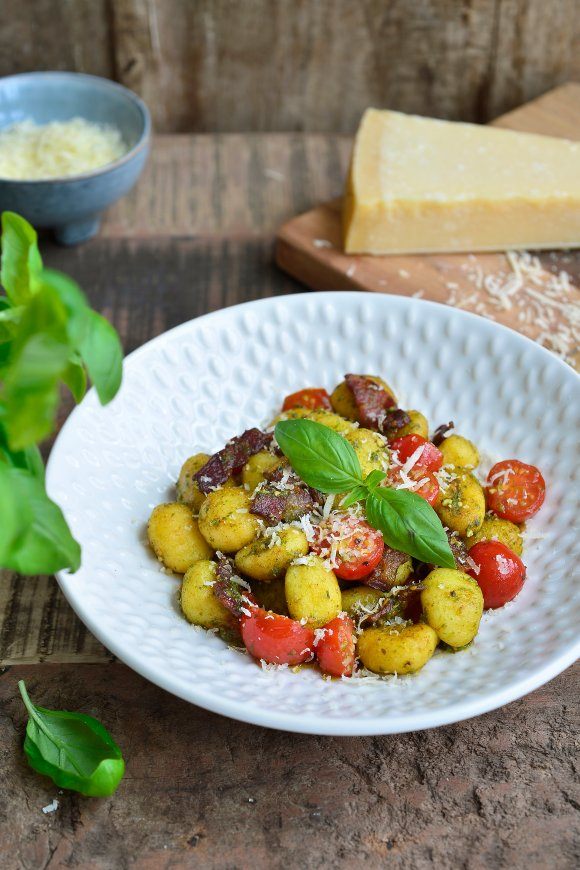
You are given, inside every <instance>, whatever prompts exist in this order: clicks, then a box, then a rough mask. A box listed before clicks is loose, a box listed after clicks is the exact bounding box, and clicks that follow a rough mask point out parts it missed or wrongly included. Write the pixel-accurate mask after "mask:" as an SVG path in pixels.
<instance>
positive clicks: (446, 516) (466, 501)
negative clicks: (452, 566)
mask: <svg viewBox="0 0 580 870" xmlns="http://www.w3.org/2000/svg"><path fill="white" fill-rule="evenodd" d="M434 507H435V510H436V512H437V514H438V516H439V519H440V520H441V522H442V523H443V525H444V526H447V528H449V529H451V531H452V532H457V534H458V535H460V536H461V537H462V538H464V539H465V540H466V541H469V539H470V538H472V537H473V535H474V534H475V533H476V532H477V530H478V529H479V528H481V525H482V523H483V520H484V518H485V496H484V494H483V489H482V486H481V484H480V482H479V481H478V479H477V478H476V477H475V476H474V475H473V474H472V473H471V472H470V471H468V470H467V469H465V468H456V469H455V474H454V477H453V479H452V480H451V482H450V483H449V484H448V485H447V486H446V487H445V489H443V490H441V491H440V492H439V495H438V497H437V500H436V502H435V505H434Z"/></svg>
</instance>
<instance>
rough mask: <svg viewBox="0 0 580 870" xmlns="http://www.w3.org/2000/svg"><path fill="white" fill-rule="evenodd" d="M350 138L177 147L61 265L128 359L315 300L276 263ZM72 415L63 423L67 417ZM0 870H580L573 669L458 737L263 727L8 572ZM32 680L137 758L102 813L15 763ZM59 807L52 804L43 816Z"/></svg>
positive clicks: (3, 620)
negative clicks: (289, 225)
mask: <svg viewBox="0 0 580 870" xmlns="http://www.w3.org/2000/svg"><path fill="white" fill-rule="evenodd" d="M349 145H350V141H349V140H348V139H347V138H346V137H341V136H330V135H312V134H308V135H300V134H293V135H286V134H267V135H225V136H185V135H184V136H164V137H161V138H159V139H158V140H157V142H156V146H155V149H154V153H153V157H152V160H151V163H150V165H149V168H148V171H147V173H146V176H145V177H144V178H143V180H142V182H141V183H140V185H139V186H138V188H137V190H136V191H135V192H134V193H133V194H132V195H131V196H130V197H128V198H127V199H126V200H125V201H124V202H123V203H121V204H120V205H119V206H118V207H117V208H116V209H114V210H113V211H112V212H111V214H110V215H109V216H108V218H107V221H106V223H105V226H104V227H103V232H102V233H101V235H100V237H99V238H98V239H95V240H94V241H92V242H90V243H88V244H87V245H85V246H82V247H80V248H76V249H71V250H64V249H58V248H56V247H54V246H51V244H50V243H49V242H48V241H46V243H45V244H44V245H43V254H44V256H45V260H46V262H47V263H48V264H49V265H51V266H54V267H57V268H62V269H63V270H66V271H67V272H69V273H71V274H72V275H74V276H75V277H76V278H77V279H78V281H79V282H80V284H81V285H82V286H83V287H84V288H85V289H86V290H87V292H88V294H89V296H90V298H91V301H92V303H93V304H94V305H95V306H96V307H97V308H99V309H100V310H101V311H103V312H104V313H105V314H106V315H107V316H108V317H110V318H111V319H112V320H113V322H114V323H115V324H116V326H117V328H118V329H119V331H120V333H121V335H122V338H123V342H124V346H125V350H126V351H131V350H133V349H134V348H135V347H137V346H138V345H140V344H142V343H143V342H145V341H147V340H148V339H150V338H152V337H153V336H154V335H157V334H159V333H160V332H163V331H164V330H166V329H168V328H170V327H172V326H175V325H176V324H178V323H181V322H182V321H184V320H188V319H190V318H192V317H196V316H198V315H200V314H204V313H206V312H207V311H211V310H214V309H217V308H221V307H223V306H226V305H233V304H235V303H237V302H242V301H245V300H247V299H255V298H260V297H265V296H271V295H277V294H282V293H293V292H299V291H301V290H303V289H304V288H303V287H301V286H299V285H298V284H297V283H296V282H294V281H293V280H291V279H290V278H288V277H287V276H285V275H284V274H283V273H282V272H280V271H278V270H277V269H276V268H275V267H274V266H273V265H272V251H271V248H272V239H273V234H274V232H275V230H276V228H277V227H278V225H279V224H280V223H281V222H283V221H284V220H286V219H288V218H289V217H290V216H291V215H292V214H296V213H297V212H300V211H302V210H306V209H308V208H310V207H311V206H312V205H313V204H314V203H316V202H319V201H324V200H326V199H330V198H332V197H334V196H337V195H338V194H339V193H340V189H341V185H342V179H343V177H344V172H345V168H346V162H347V159H348V150H349ZM68 410H69V406H67V407H65V409H64V411H63V415H62V416H63V418H64V416H66V413H67V412H68ZM0 660H1V661H2V663H3V665H4V670H3V671H2V673H1V678H0V716H1V718H2V723H3V726H4V727H3V728H2V730H1V731H0V759H1V760H0V765H1V781H2V788H1V791H0V866H2V867H3V868H7V870H8V868H21V867H24V868H30V870H35V868H39V867H42V868H52V870H54V868H59V867H72V866H74V867H82V868H126V867H139V868H151V870H153V868H155V870H157V868H170V867H171V868H181V867H203V868H207V867H209V868H213V867H215V868H246V867H250V866H251V867H254V868H262V867H280V868H281V867H300V868H302V867H309V868H310V867H323V866H330V867H358V866H359V865H362V864H363V863H364V864H365V865H366V866H368V867H369V868H374V867H377V868H378V867H383V866H393V867H401V868H413V870H417V868H423V867H431V866H436V867H443V868H447V867H449V868H460V867H463V868H469V870H479V868H481V870H483V868H496V867H510V868H513V867H516V868H519V867H522V868H523V867H526V868H531V867H533V868H544V867H546V868H551V870H552V868H572V867H573V866H577V861H578V859H579V852H578V849H579V838H578V834H579V828H578V809H579V807H580V791H579V789H578V778H577V776H576V773H577V769H576V767H575V763H576V762H577V758H575V749H576V744H575V741H574V737H575V732H576V731H577V726H578V706H577V697H578V676H579V674H580V669H579V668H578V667H576V668H571V669H570V670H568V671H567V672H566V673H564V674H562V675H561V676H560V677H558V678H557V679H555V680H553V681H552V682H551V683H549V684H548V685H547V686H545V687H543V688H542V689H540V690H538V691H536V692H534V693H533V694H532V695H530V696H528V697H527V698H524V699H522V700H521V701H517V702H515V703H513V704H510V705H509V706H507V707H505V708H503V709H502V710H499V711H497V712H495V713H489V714H487V715H485V716H482V717H480V718H478V719H474V720H471V721H468V722H463V723H461V724H458V725H454V726H450V727H446V728H440V729H437V730H432V731H424V732H419V733H415V734H406V735H401V736H395V737H374V738H333V739H330V738H318V737H309V736H298V735H292V734H285V733H279V732H274V731H267V730H265V729H263V728H257V727H252V726H249V725H243V724H239V723H235V722H231V721H229V720H227V719H223V718H221V717H219V716H216V715H213V714H210V713H206V712H205V711H203V710H200V709H198V708H196V707H192V706H191V705H189V704H186V703H185V702H183V701H181V700H178V699H177V698H174V697H172V696H171V695H168V694H166V693H165V692H163V691H161V690H160V689H158V688H156V687H155V686H153V685H150V684H149V683H146V682H145V681H144V680H143V679H141V677H138V676H137V675H136V674H134V673H133V672H132V671H130V670H129V669H128V668H126V667H124V666H123V665H121V664H119V663H117V662H115V661H113V660H112V656H111V655H110V654H109V653H108V652H107V651H106V650H105V649H104V648H103V647H102V646H101V645H100V644H99V643H98V642H97V641H96V640H95V638H93V637H92V636H91V635H90V634H89V633H88V632H87V630H86V629H85V628H84V626H83V625H82V624H81V623H80V622H79V621H78V620H77V619H76V617H75V616H74V614H73V613H72V611H71V609H70V607H69V606H68V605H67V603H66V602H65V601H64V599H63V597H62V595H61V594H60V592H59V591H58V588H57V586H56V583H55V581H54V580H53V579H51V578H47V577H34V578H28V579H22V578H19V577H16V576H12V575H10V574H4V575H3V576H1V577H0ZM21 677H24V678H25V679H26V680H27V682H28V685H29V688H30V690H31V694H32V695H33V697H34V698H35V699H36V700H37V701H38V702H40V703H42V704H44V705H46V706H49V707H57V708H66V709H71V710H83V711H85V712H89V713H92V714H93V715H95V716H97V717H98V718H100V719H101V720H102V721H103V722H105V723H106V724H107V725H108V726H109V727H110V729H111V731H112V733H113V734H114V736H115V737H116V739H117V740H118V742H119V743H120V745H121V746H122V748H123V750H124V754H125V758H126V760H127V773H126V776H125V779H124V781H123V783H122V784H121V786H120V788H119V790H118V792H117V794H116V795H115V796H114V797H113V798H110V799H108V800H97V799H83V798H79V797H78V796H75V795H74V794H62V795H61V794H60V793H59V792H58V789H56V787H54V786H53V785H52V784H51V783H50V782H49V781H48V780H45V779H43V778H42V777H40V776H38V775H36V774H35V773H33V772H32V771H31V770H29V769H28V768H27V766H26V764H25V762H24V760H23V756H22V753H21V749H20V746H21V742H22V739H23V722H24V712H23V708H22V704H21V703H20V701H19V698H18V696H17V689H16V684H17V681H18V679H19V678H21ZM53 798H57V799H58V801H59V807H58V809H57V810H56V812H54V813H52V814H49V815H48V814H47V815H45V814H43V812H42V807H44V806H46V805H47V804H49V803H50V802H51V801H52V799H53Z"/></svg>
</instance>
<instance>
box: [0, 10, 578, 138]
mask: <svg viewBox="0 0 580 870" xmlns="http://www.w3.org/2000/svg"><path fill="white" fill-rule="evenodd" d="M1 8H2V27H1V28H0V74H2V75H6V74H9V73H13V72H21V71H27V70H34V69H71V70H79V71H82V72H89V73H96V74H97V75H104V76H109V77H111V78H116V79H117V80H118V81H120V82H122V83H123V84H126V85H127V86H128V87H130V88H133V89H134V90H136V91H137V92H138V93H139V94H140V95H141V96H143V97H144V98H145V100H146V101H147V102H148V104H149V106H150V108H151V110H152V113H153V119H154V122H155V125H156V127H157V129H158V130H160V131H165V132H174V131H182V132H190V131H195V132H204V131H222V132H232V131H251V130H255V131H265V130H279V131H321V130H331V131H343V132H347V133H352V132H353V131H354V129H355V127H356V125H357V123H358V120H359V118H360V115H361V114H362V111H363V110H364V109H365V108H366V107H367V106H368V105H376V106H378V107H388V108H392V109H400V110H402V111H406V112H417V113H419V114H429V115H431V114H432V115H438V116H440V117H446V118H455V119H462V120H466V121H488V120H489V119H490V118H493V117H496V116H497V115H499V114H501V113H502V112H505V111H507V110H508V109H511V108H512V107H514V106H517V105H520V104H521V103H524V102H526V101H527V100H530V99H532V98H533V97H536V96H539V95H540V94H542V93H544V92H545V91H547V90H549V89H550V88H553V87H555V86H556V85H558V84H560V83H561V82H563V81H567V80H570V79H574V78H576V79H579V78H580V15H579V14H578V0H413V2H409V0H356V2H353V0H299V2H292V0H237V2H232V0H3V2H2V6H1Z"/></svg>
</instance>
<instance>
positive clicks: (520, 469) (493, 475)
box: [485, 459, 546, 523]
mask: <svg viewBox="0 0 580 870" xmlns="http://www.w3.org/2000/svg"><path fill="white" fill-rule="evenodd" d="M485 492H486V496H487V505H488V507H489V508H490V510H492V511H493V512H494V513H495V514H497V516H498V517H501V519H502V520H510V522H512V523H523V522H525V520H529V519H530V517H533V516H534V514H537V513H538V511H539V510H540V508H541V507H542V504H543V503H544V497H545V495H546V484H545V481H544V478H543V477H542V475H541V474H540V472H539V470H538V469H537V468H536V466H535V465H526V463H525V462H520V461H519V459H506V460H504V461H503V462H497V463H496V464H495V465H494V466H493V468H492V469H491V470H490V472H489V474H488V475H487V488H486V491H485Z"/></svg>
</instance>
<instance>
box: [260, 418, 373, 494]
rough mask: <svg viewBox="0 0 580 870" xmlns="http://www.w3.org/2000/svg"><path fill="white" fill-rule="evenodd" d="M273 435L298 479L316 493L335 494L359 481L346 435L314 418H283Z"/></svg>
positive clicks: (358, 483) (359, 483) (354, 459)
mask: <svg viewBox="0 0 580 870" xmlns="http://www.w3.org/2000/svg"><path fill="white" fill-rule="evenodd" d="M274 437H275V438H276V441H277V443H278V445H279V447H280V450H281V451H282V453H283V454H284V456H286V458H287V459H288V460H289V461H290V465H291V466H292V468H293V469H294V471H295V472H296V474H298V476H299V477H301V478H302V480H303V481H304V482H305V483H306V484H308V486H312V487H313V488H314V489H318V490H320V492H327V493H339V492H346V491H347V490H351V489H353V488H354V487H355V486H359V485H361V484H362V471H361V467H360V462H359V461H358V456H357V455H356V453H355V451H354V448H353V446H352V444H350V443H349V442H348V441H347V440H346V438H343V437H342V435H339V434H338V433H337V432H334V431H333V430H332V429H329V428H328V426H323V425H322V424H321V423H316V422H314V420H283V421H282V422H280V423H277V424H276V428H275V430H274Z"/></svg>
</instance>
